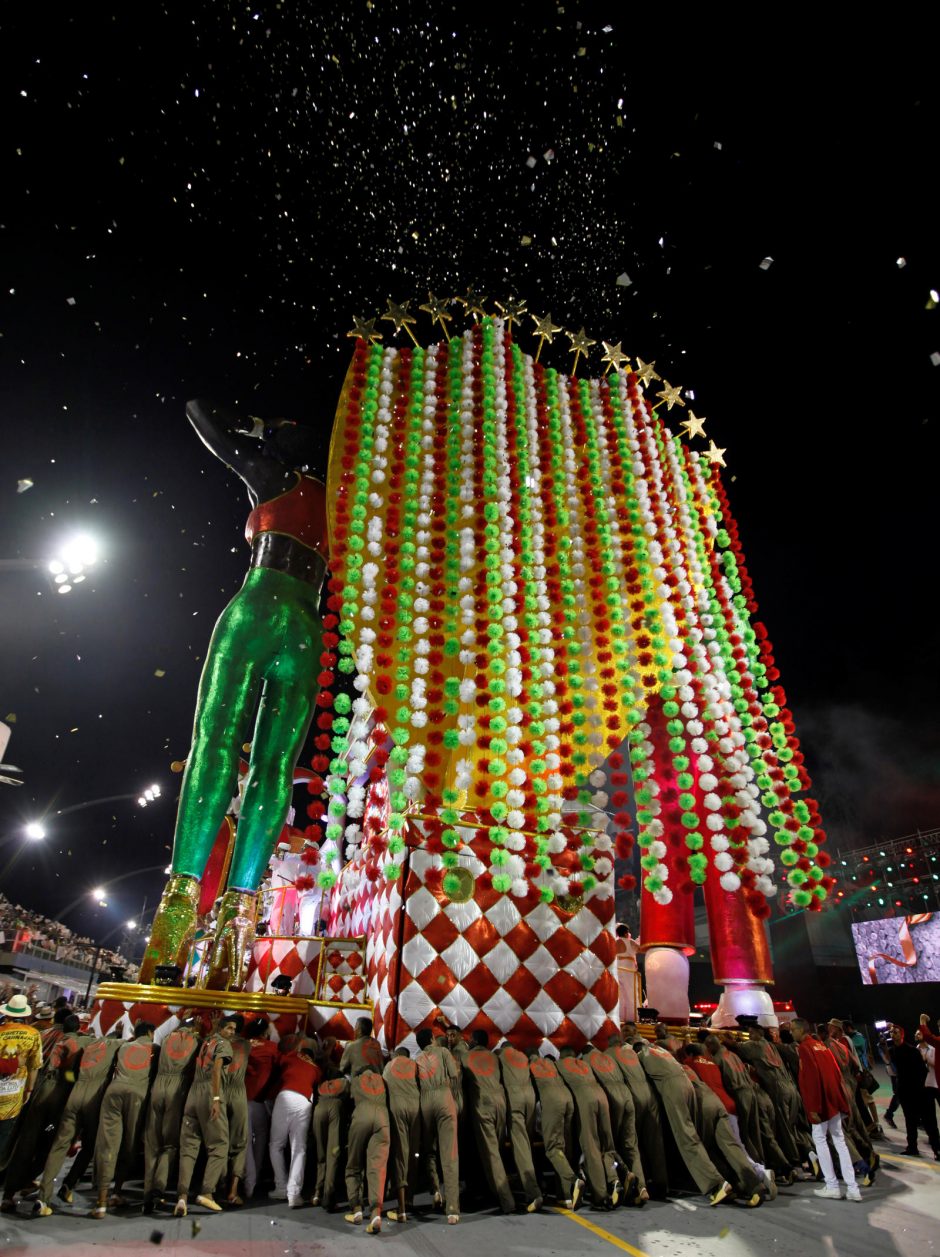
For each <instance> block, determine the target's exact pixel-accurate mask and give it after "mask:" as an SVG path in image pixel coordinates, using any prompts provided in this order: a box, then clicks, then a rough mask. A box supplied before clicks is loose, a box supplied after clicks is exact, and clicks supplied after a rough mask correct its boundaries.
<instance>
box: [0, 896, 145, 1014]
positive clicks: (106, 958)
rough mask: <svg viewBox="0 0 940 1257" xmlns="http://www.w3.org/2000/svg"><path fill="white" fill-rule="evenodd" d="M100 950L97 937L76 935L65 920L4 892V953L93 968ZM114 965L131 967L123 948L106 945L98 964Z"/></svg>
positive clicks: (0, 903) (0, 911)
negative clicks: (65, 923)
mask: <svg viewBox="0 0 940 1257" xmlns="http://www.w3.org/2000/svg"><path fill="white" fill-rule="evenodd" d="M96 950H97V944H96V943H95V941H94V939H91V938H85V937H82V936H81V935H79V934H76V933H75V932H74V931H73V930H70V929H69V927H68V926H67V925H63V924H62V923H61V921H53V920H51V919H50V918H49V917H46V916H43V914H42V913H41V912H33V911H31V910H30V909H29V908H24V907H23V906H22V905H21V904H18V903H17V904H14V903H11V902H10V901H9V899H7V898H6V896H5V895H3V894H2V893H0V952H5V951H6V952H14V953H20V952H22V953H24V954H25V955H30V956H36V957H38V958H40V959H45V960H55V961H58V963H59V964H63V965H78V966H80V967H81V968H84V969H90V968H91V967H92V965H93V964H94V961H95V951H96ZM111 966H115V967H117V968H122V969H125V970H129V967H130V966H129V962H128V961H127V959H126V958H125V957H124V956H122V955H121V953H120V952H119V951H115V950H113V949H112V948H109V947H102V948H101V951H100V954H99V956H98V967H99V969H100V970H102V971H103V972H105V973H106V972H107V970H108V969H109V967H111ZM4 1002H5V1001H4Z"/></svg>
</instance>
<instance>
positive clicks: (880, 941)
mask: <svg viewBox="0 0 940 1257" xmlns="http://www.w3.org/2000/svg"><path fill="white" fill-rule="evenodd" d="M852 938H853V939H854V941H855V954H856V955H857V956H858V967H859V969H861V971H862V981H863V982H864V984H865V985H866V986H880V985H882V984H883V983H885V982H940V912H921V913H919V914H918V915H916V916H911V917H883V918H881V920H878V921H859V922H858V923H857V924H855V925H853V926H852Z"/></svg>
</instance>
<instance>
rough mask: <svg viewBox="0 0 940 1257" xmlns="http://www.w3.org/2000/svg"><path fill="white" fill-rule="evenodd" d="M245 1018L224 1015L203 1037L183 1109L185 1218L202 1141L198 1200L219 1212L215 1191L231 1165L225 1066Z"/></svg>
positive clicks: (181, 1210) (181, 1213) (181, 1203)
mask: <svg viewBox="0 0 940 1257" xmlns="http://www.w3.org/2000/svg"><path fill="white" fill-rule="evenodd" d="M241 1028H242V1018H241V1017H240V1016H239V1015H238V1014H235V1015H233V1016H224V1017H223V1018H222V1020H221V1022H220V1023H219V1028H218V1029H217V1030H216V1032H215V1034H212V1035H209V1036H208V1037H207V1038H206V1039H204V1040H203V1042H202V1046H201V1047H200V1049H199V1053H198V1055H197V1057H196V1069H195V1075H194V1077H193V1084H192V1086H191V1087H190V1088H189V1095H187V1097H186V1106H185V1108H184V1109H183V1125H182V1127H181V1130H180V1172H179V1185H178V1188H177V1200H176V1208H175V1209H174V1210H173V1212H174V1214H175V1215H176V1216H177V1217H181V1218H185V1216H186V1212H187V1207H188V1206H187V1201H188V1199H189V1186H190V1183H191V1181H192V1177H193V1170H194V1169H195V1166H196V1158H197V1157H198V1156H199V1149H200V1146H201V1145H203V1144H204V1145H205V1149H206V1168H205V1169H204V1170H203V1174H202V1192H201V1193H200V1195H198V1196H197V1197H196V1203H197V1204H198V1205H202V1206H203V1208H205V1209H210V1210H212V1212H213V1213H218V1212H220V1210H221V1205H219V1204H218V1203H217V1202H216V1200H215V1191H216V1188H217V1187H218V1185H219V1183H220V1181H221V1180H222V1178H223V1177H224V1175H225V1170H226V1167H227V1165H228V1114H227V1113H226V1110H225V1106H224V1104H223V1103H222V1070H223V1069H224V1068H225V1066H226V1065H227V1064H228V1062H229V1061H230V1060H231V1059H232V1039H234V1038H235V1036H236V1035H237V1034H238V1033H239V1032H240V1031H241Z"/></svg>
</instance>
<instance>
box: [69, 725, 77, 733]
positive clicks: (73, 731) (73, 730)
mask: <svg viewBox="0 0 940 1257" xmlns="http://www.w3.org/2000/svg"><path fill="white" fill-rule="evenodd" d="M69 733H78V725H76V726H75V728H74V729H69Z"/></svg>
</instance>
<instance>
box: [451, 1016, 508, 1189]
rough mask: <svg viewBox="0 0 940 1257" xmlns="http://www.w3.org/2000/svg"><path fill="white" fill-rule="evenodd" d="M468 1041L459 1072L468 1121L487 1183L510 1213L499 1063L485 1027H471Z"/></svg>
mask: <svg viewBox="0 0 940 1257" xmlns="http://www.w3.org/2000/svg"><path fill="white" fill-rule="evenodd" d="M471 1042H472V1046H471V1048H470V1050H469V1052H467V1054H466V1056H465V1058H464V1071H463V1076H464V1084H465V1086H466V1089H467V1110H468V1121H469V1124H470V1125H471V1126H472V1127H473V1135H474V1138H475V1140H476V1146H477V1152H478V1153H479V1156H480V1161H481V1162H482V1165H483V1173H484V1174H485V1175H486V1181H487V1184H488V1185H489V1188H490V1190H491V1191H492V1193H493V1195H494V1196H495V1197H496V1199H497V1201H498V1202H499V1207H500V1209H502V1211H503V1213H514V1212H515V1209H516V1202H515V1199H514V1198H513V1194H512V1189H511V1188H510V1186H509V1179H508V1177H507V1175H506V1167H505V1165H504V1164H503V1157H502V1152H501V1149H502V1145H503V1137H504V1135H505V1132H506V1121H507V1118H508V1115H509V1107H508V1105H507V1103H506V1093H505V1091H504V1090H503V1084H502V1079H501V1077H500V1062H499V1060H498V1059H497V1057H496V1056H494V1055H493V1053H492V1052H491V1051H490V1049H489V1046H488V1038H487V1034H486V1031H485V1030H474V1031H473V1033H472V1035H471Z"/></svg>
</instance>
